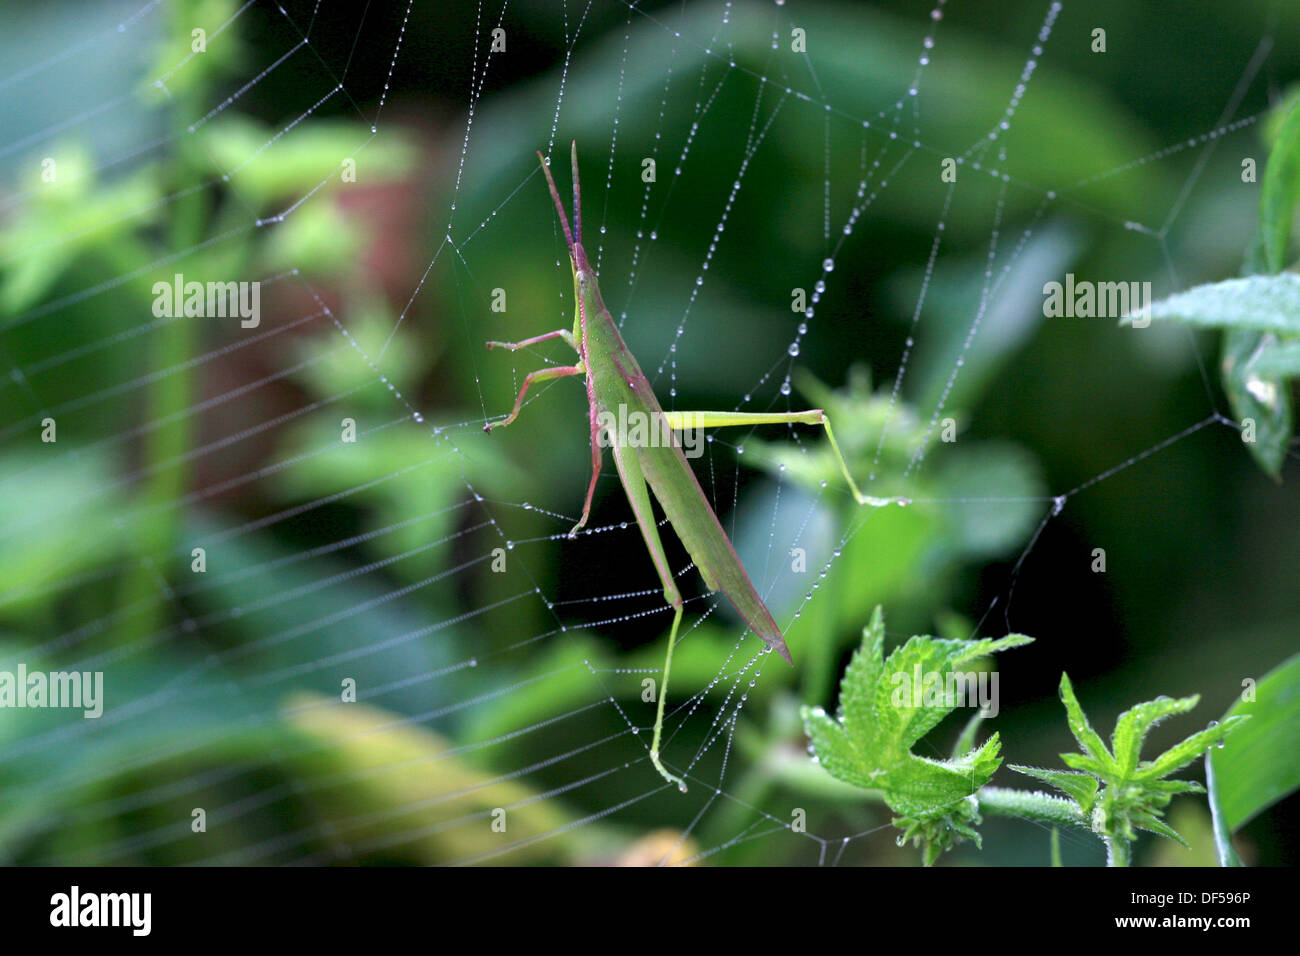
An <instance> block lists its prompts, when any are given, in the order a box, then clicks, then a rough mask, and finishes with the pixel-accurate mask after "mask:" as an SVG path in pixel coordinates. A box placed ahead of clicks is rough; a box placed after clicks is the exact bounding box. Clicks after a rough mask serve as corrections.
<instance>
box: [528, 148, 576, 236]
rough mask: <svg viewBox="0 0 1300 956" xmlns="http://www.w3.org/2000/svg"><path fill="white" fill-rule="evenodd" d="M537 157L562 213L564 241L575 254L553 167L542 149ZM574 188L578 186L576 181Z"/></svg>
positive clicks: (571, 234)
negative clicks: (547, 162) (548, 163)
mask: <svg viewBox="0 0 1300 956" xmlns="http://www.w3.org/2000/svg"><path fill="white" fill-rule="evenodd" d="M574 150H575V152H574V162H575V163H576V162H577V155H578V154H577V151H576V150H577V144H576V143H575V144H574ZM537 158H538V159H540V160H541V161H542V172H543V173H544V174H545V175H546V185H547V186H549V187H550V188H551V199H552V200H553V201H554V202H555V208H556V210H557V211H558V212H559V214H560V225H561V226H562V227H563V228H564V241H565V242H566V243H567V244H568V246H569V254H570V255H572V254H573V233H572V232H570V231H569V217H568V216H566V215H565V214H564V203H563V202H561V201H560V192H559V190H557V189H556V188H555V179H554V178H552V176H551V167H550V166H547V165H546V157H545V156H543V155H542V151H541V150H540V149H539V150H538V151H537ZM574 188H575V189H576V188H577V183H576V182H575V184H574Z"/></svg>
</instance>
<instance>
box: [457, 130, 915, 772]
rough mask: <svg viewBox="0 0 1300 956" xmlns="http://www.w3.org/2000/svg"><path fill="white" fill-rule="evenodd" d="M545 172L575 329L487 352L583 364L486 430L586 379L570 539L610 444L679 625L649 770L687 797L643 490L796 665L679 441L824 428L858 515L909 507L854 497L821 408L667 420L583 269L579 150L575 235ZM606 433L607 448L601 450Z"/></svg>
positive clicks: (682, 415)
mask: <svg viewBox="0 0 1300 956" xmlns="http://www.w3.org/2000/svg"><path fill="white" fill-rule="evenodd" d="M537 156H538V158H539V159H540V160H541V162H542V172H543V173H544V174H545V175H546V184H547V186H549V187H550V190H551V198H552V199H553V200H554V202H555V208H556V209H557V210H558V211H559V214H560V225H561V227H562V228H563V230H564V241H565V244H566V245H567V246H568V248H569V261H570V263H571V265H572V267H573V292H574V298H575V299H576V300H577V313H576V315H575V316H574V320H573V329H572V330H569V329H556V330H555V331H554V332H547V333H546V334H544V335H537V336H534V337H533V338H530V339H524V340H523V341H522V342H488V343H487V347H488V348H489V349H491V348H497V347H499V348H506V349H510V350H511V351H512V352H513V351H515V350H516V349H521V348H526V347H528V346H531V345H536V344H537V343H539V342H545V341H547V340H549V339H557V338H558V339H563V340H564V341H565V342H567V343H568V344H569V346H570V347H571V348H572V349H573V350H574V351H575V352H577V353H578V361H577V362H576V363H574V364H573V365H561V366H555V367H552V368H546V369H540V370H538V371H536V372H531V373H529V374H528V375H527V376H526V377H525V378H524V383H523V387H522V388H520V389H519V395H518V397H517V398H516V399H515V405H514V408H513V409H511V411H510V414H509V415H507V416H506V417H505V418H504V419H502V420H501V421H497V422H491V423H489V424H487V425H484V426H483V430H484V431H487V432H490V431H492V429H494V428H502V427H504V426H506V425H509V424H510V423H511V422H513V421H514V420H515V419H516V418H517V417H518V416H519V409H520V407H521V406H522V405H523V401H524V396H525V395H526V394H527V392H528V389H529V387H530V386H532V385H534V384H536V383H538V382H545V381H549V380H550V379H556V378H564V377H566V376H570V375H584V376H586V379H587V406H588V417H589V419H590V424H591V483H590V484H589V485H588V486H587V498H586V500H585V501H584V502H583V505H582V517H581V518H579V519H578V523H577V524H575V525H574V526H573V528H572V530H570V531H569V537H570V538H572V537H574V536H575V535H577V533H578V532H579V531H580V530H581V529H582V528H583V527H584V526H585V525H586V523H587V518H588V516H589V515H590V513H591V500H592V496H593V495H594V494H595V492H596V479H597V478H599V477H600V464H601V448H602V447H603V444H604V443H605V442H607V443H608V444H609V445H610V446H611V447H612V448H613V451H614V464H615V465H616V466H617V468H618V476H619V480H620V481H622V483H623V490H624V492H625V493H626V494H627V500H628V502H629V503H630V504H631V505H632V511H633V513H634V514H635V515H636V521H637V524H638V525H639V526H640V528H641V535H642V537H643V538H645V543H646V548H647V549H648V550H649V552H650V559H651V560H652V561H653V562H654V566H655V571H656V572H658V574H659V580H660V582H661V583H662V584H663V588H664V600H665V601H667V602H668V604H669V605H670V606H671V607H672V609H673V625H672V630H671V631H670V632H669V635H668V653H667V655H666V656H665V658H664V675H663V683H662V685H661V686H660V688H659V702H658V711H657V713H656V715H655V726H654V737H653V739H652V740H651V743H650V762H651V763H653V764H654V767H655V769H656V770H658V771H659V773H660V774H661V775H662V776H663V777H664V779H665V780H667V781H668V782H670V783H675V784H676V785H677V787H678V789H679V790H681V791H682V792H683V793H684V792H685V791H686V783H685V782H684V781H683V780H682V778H681V777H679V776H676V775H675V774H672V773H669V772H668V770H667V769H666V768H665V767H664V765H663V763H662V762H661V761H660V759H659V738H660V735H661V733H662V731H663V722H664V701H665V700H667V698H668V677H669V672H670V671H671V670H672V664H673V647H674V646H675V644H676V643H677V630H678V627H679V626H680V625H681V621H682V595H681V592H680V591H678V589H677V585H676V583H675V582H674V581H673V574H672V570H671V569H670V568H669V566H668V558H667V556H666V555H665V554H664V546H663V542H662V541H660V539H659V531H658V529H657V526H656V523H655V516H654V511H653V509H652V508H651V505H650V495H649V494H648V493H647V491H646V486H647V485H649V487H650V488H651V489H652V490H653V491H654V494H655V498H657V499H658V501H659V505H660V507H661V508H663V511H664V514H665V515H667V517H668V521H669V523H671V524H672V526H673V528H674V529H675V530H676V531H677V534H678V536H679V537H680V538H681V540H682V544H684V545H685V546H686V551H687V553H688V554H689V555H690V556H691V560H692V561H694V562H695V566H696V567H698V568H699V569H700V573H701V574H702V575H703V577H704V583H705V585H707V587H708V588H709V590H710V591H721V592H722V593H723V594H725V595H726V596H727V597H728V598H729V599H730V600H731V603H732V604H733V605H734V606H735V608H736V611H737V612H738V613H739V614H740V616H741V617H742V618H743V619H744V621H745V623H746V624H747V625H748V626H749V628H750V629H751V630H752V631H753V632H754V633H755V634H757V635H758V636H759V637H761V638H762V639H763V641H764V642H766V644H767V646H768V648H769V649H771V650H775V651H776V652H777V653H778V654H780V655H781V656H782V657H783V658H785V661H786V663H788V664H793V662H792V661H791V660H790V651H789V649H788V648H787V647H786V645H785V638H784V637H783V636H782V635H781V629H780V628H779V627H777V625H776V622H775V621H774V620H772V614H771V612H769V611H768V609H767V606H766V605H764V604H763V599H762V598H760V597H759V596H758V592H757V591H755V590H754V584H753V582H752V581H750V579H749V575H748V574H746V573H745V568H744V566H743V565H741V563H740V558H739V557H737V556H736V550H735V548H733V547H732V545H731V541H730V539H728V537H727V534H726V532H725V531H723V530H722V525H721V524H719V523H718V516H717V515H716V514H715V513H714V511H713V508H712V507H711V506H710V505H709V499H708V498H706V497H705V495H704V490H703V489H702V488H701V487H700V483H699V481H698V480H697V479H696V477H695V473H694V472H693V471H691V467H690V465H689V464H688V463H687V461H686V456H685V455H684V454H683V453H682V447H681V443H680V441H679V440H678V439H677V437H676V432H679V431H682V430H685V429H702V428H720V427H724V426H728V425H767V424H780V423H789V422H800V423H804V424H808V425H821V426H823V427H824V428H825V429H826V437H827V438H828V439H829V440H830V444H831V448H832V449H834V451H835V455H836V457H837V458H838V459H839V463H840V470H841V471H842V472H843V473H844V477H845V479H846V480H847V481H848V483H849V487H850V488H851V489H852V491H853V497H854V498H855V499H857V502H858V504H859V505H866V504H870V505H875V506H881V505H886V504H891V503H898V504H906V503H907V502H906V499H902V498H876V497H872V496H870V495H864V494H863V493H862V492H860V491H859V490H858V486H857V484H856V483H855V482H854V481H853V476H852V475H851V474H849V468H848V465H847V463H846V462H845V461H844V456H843V455H841V454H840V449H839V445H838V444H837V443H836V441H835V433H834V432H833V431H832V430H831V423H830V421H829V420H828V419H827V417H826V414H825V413H824V412H823V411H822V410H821V409H820V408H814V409H811V410H809V411H805V412H784V413H781V412H777V413H762V412H760V413H747V412H666V411H664V410H663V409H662V408H661V407H660V406H659V402H658V401H657V400H656V399H655V395H654V392H653V391H652V390H651V388H650V381H649V380H648V379H647V378H646V377H645V374H644V373H643V372H642V371H641V367H640V366H639V365H637V361H636V359H635V358H634V357H633V355H632V353H631V352H630V351H628V347H627V345H626V344H625V343H624V341H623V336H622V335H620V334H619V331H618V327H617V326H616V325H615V324H614V320H613V318H612V317H611V316H610V314H609V310H608V309H606V308H605V303H604V302H603V301H602V300H601V297H600V287H599V286H598V285H597V284H596V273H595V271H594V270H593V269H592V267H591V263H590V262H589V261H588V260H587V254H586V252H585V251H584V250H583V248H582V203H581V198H580V193H579V186H578V144H577V143H576V142H575V143H574V144H573V151H572V159H573V230H572V231H570V230H569V220H568V218H567V217H566V216H565V214H564V203H563V202H562V201H561V200H560V194H559V191H558V190H557V189H556V188H555V180H554V179H553V178H552V177H551V170H550V168H549V167H548V166H547V164H546V158H545V157H544V156H542V154H541V153H540V152H538V154H537ZM620 411H621V412H622V413H623V414H622V416H621V420H624V421H626V420H627V419H629V418H634V417H635V418H637V419H639V420H640V421H642V422H649V423H650V424H651V426H652V427H650V428H649V429H645V430H643V433H644V434H649V435H659V434H666V435H667V436H669V440H668V441H667V442H653V441H628V440H625V439H623V438H622V436H620V435H618V434H617V433H616V431H615V430H614V429H612V428H609V427H607V424H606V423H608V422H609V421H610V420H611V419H614V418H619V417H620V416H619V412H620ZM602 432H603V433H604V436H605V442H602Z"/></svg>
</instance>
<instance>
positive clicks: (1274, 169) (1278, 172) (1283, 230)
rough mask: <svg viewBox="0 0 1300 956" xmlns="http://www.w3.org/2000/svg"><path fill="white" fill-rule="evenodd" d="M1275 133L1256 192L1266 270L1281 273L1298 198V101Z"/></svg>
mask: <svg viewBox="0 0 1300 956" xmlns="http://www.w3.org/2000/svg"><path fill="white" fill-rule="evenodd" d="M1275 135H1276V139H1275V140H1274V141H1273V148H1272V150H1271V151H1270V152H1269V156H1268V166H1267V167H1266V168H1265V170H1264V180H1263V182H1262V183H1261V184H1260V191H1259V233H1260V237H1261V238H1262V240H1263V251H1264V268H1265V270H1266V271H1268V272H1280V271H1281V270H1282V267H1283V265H1284V264H1285V263H1286V254H1287V245H1288V243H1289V242H1290V240H1291V217H1292V214H1293V213H1294V211H1295V207H1296V203H1297V201H1300V103H1293V104H1292V107H1291V110H1290V112H1288V113H1287V114H1286V117H1285V118H1284V119H1283V120H1282V121H1281V123H1280V124H1279V125H1278V126H1277V128H1276V134H1275Z"/></svg>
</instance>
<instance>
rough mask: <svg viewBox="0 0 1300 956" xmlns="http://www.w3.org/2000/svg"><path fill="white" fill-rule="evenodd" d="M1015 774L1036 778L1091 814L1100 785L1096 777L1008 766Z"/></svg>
mask: <svg viewBox="0 0 1300 956" xmlns="http://www.w3.org/2000/svg"><path fill="white" fill-rule="evenodd" d="M1010 767H1011V769H1012V770H1014V771H1016V772H1017V773H1023V774H1027V775H1029V776H1031V777H1037V778H1038V779H1039V780H1042V781H1043V782H1044V783H1050V784H1051V785H1052V786H1053V787H1055V788H1056V789H1057V790H1060V791H1061V792H1062V793H1064V794H1065V795H1066V796H1067V797H1070V798H1071V799H1072V800H1074V801H1075V802H1076V803H1077V804H1079V808H1080V809H1081V810H1082V811H1083V812H1084V813H1085V814H1088V813H1091V812H1092V805H1093V802H1094V801H1095V800H1096V799H1097V788H1098V787H1099V786H1100V785H1101V784H1100V782H1099V781H1098V780H1097V778H1096V777H1094V776H1092V775H1091V774H1087V773H1070V772H1069V771H1068V770H1046V769H1044V768H1042V767H1022V766H1019V765H1018V764H1010Z"/></svg>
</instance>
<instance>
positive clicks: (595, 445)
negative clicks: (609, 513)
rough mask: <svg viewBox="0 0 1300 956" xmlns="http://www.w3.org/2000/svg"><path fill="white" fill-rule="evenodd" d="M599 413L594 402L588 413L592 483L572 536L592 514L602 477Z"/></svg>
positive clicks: (571, 533)
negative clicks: (592, 500)
mask: <svg viewBox="0 0 1300 956" xmlns="http://www.w3.org/2000/svg"><path fill="white" fill-rule="evenodd" d="M597 414H598V413H597V410H596V405H595V404H594V403H593V404H592V405H591V411H590V413H589V415H588V417H589V418H590V420H591V484H589V485H587V500H586V501H585V502H583V505H582V517H581V518H579V519H578V523H577V524H575V525H574V526H573V527H572V528H571V529H570V531H569V537H570V538H572V537H573V536H575V535H576V534H577V533H578V532H579V531H581V530H582V529H583V528H584V527H585V526H586V524H587V518H589V517H590V516H591V499H592V498H593V497H594V496H595V494H596V479H597V478H599V477H600V459H601V454H600V423H599V419H598V418H597Z"/></svg>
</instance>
